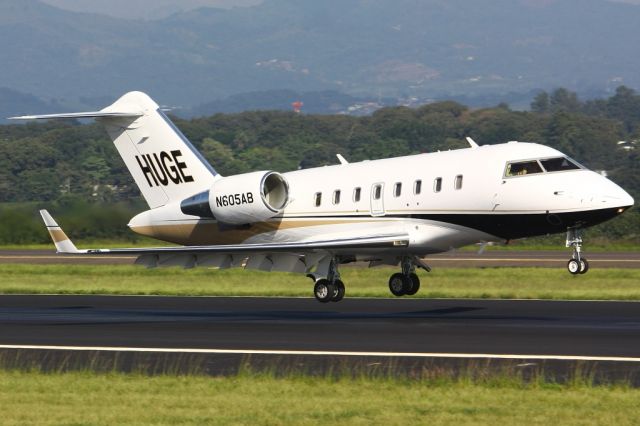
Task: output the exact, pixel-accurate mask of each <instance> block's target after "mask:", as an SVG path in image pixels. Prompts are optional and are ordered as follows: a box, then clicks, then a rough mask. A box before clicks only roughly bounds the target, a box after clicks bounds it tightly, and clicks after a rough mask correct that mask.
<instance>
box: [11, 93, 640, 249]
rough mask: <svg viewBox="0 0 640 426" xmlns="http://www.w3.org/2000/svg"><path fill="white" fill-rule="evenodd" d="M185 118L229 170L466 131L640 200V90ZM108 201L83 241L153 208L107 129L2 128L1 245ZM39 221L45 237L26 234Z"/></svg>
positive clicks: (449, 140)
mask: <svg viewBox="0 0 640 426" xmlns="http://www.w3.org/2000/svg"><path fill="white" fill-rule="evenodd" d="M173 120H174V122H175V123H176V125H177V126H178V127H179V128H180V129H181V130H182V131H183V132H184V133H185V135H186V136H187V137H188V138H189V139H190V140H191V141H192V142H193V144H194V145H195V146H196V148H197V149H199V150H200V151H201V152H202V154H203V155H204V157H205V158H206V159H207V160H208V161H209V162H211V164H212V165H213V166H214V167H215V168H216V170H217V171H218V172H220V173H221V174H223V175H231V174H236V173H243V172H248V171H252V170H258V169H271V170H276V171H281V172H285V171H289V170H295V169H299V168H308V167H315V166H321V165H325V164H334V163H335V162H336V161H337V160H336V158H335V154H336V153H340V154H342V155H343V156H345V157H346V158H347V159H348V160H349V161H352V162H353V161H360V160H365V159H376V158H385V157H393V156H401V155H409V154H415V153H424V152H434V151H437V150H447V149H456V148H462V147H467V146H468V145H467V143H466V142H465V137H466V136H471V137H473V138H474V139H475V140H476V141H477V142H479V143H480V144H495V143H503V142H506V141H509V140H520V141H531V142H538V143H542V144H545V145H549V146H551V147H554V148H557V149H559V150H560V151H562V152H564V153H566V154H568V155H569V156H571V157H573V158H575V159H576V160H578V161H579V162H581V163H582V164H584V165H585V166H587V167H589V168H591V169H593V170H597V171H605V172H606V173H607V174H608V175H609V177H610V178H611V179H613V180H614V181H615V182H617V183H619V184H620V185H621V186H623V187H624V188H625V189H626V190H627V191H629V192H630V193H631V194H632V195H633V196H634V198H635V199H636V200H638V199H640V161H639V158H638V156H639V154H640V142H638V141H639V140H640V95H638V94H637V93H636V92H635V91H634V90H632V89H629V88H627V87H624V86H621V87H619V88H618V89H617V90H616V92H615V94H614V95H613V96H611V97H609V98H607V99H594V100H585V101H583V100H580V99H579V97H578V96H577V95H576V94H575V93H573V92H571V91H569V90H567V89H563V88H560V89H557V90H554V91H552V92H550V93H547V92H540V93H539V94H538V95H537V96H536V97H535V98H534V99H533V100H532V102H531V110H530V111H514V110H511V109H510V108H509V106H508V105H505V104H501V105H498V106H496V107H493V108H482V109H471V108H469V107H467V106H465V105H462V104H460V103H456V102H450V101H449V102H437V103H433V104H428V105H424V106H421V107H419V108H407V107H389V108H383V109H380V110H378V111H376V112H375V113H373V114H372V115H370V116H366V117H352V116H346V115H306V114H295V113H293V112H284V111H247V112H243V113H238V114H216V115H213V116H209V117H200V118H195V119H191V120H183V119H178V118H173ZM105 204H106V205H109V206H114V205H115V206H116V207H117V208H116V209H115V210H117V211H118V214H112V215H110V216H109V217H101V220H99V221H98V220H96V221H95V223H92V224H91V227H89V226H85V227H84V228H82V226H83V225H82V224H78V227H79V228H81V229H83V231H82V232H80V233H81V234H82V236H84V237H87V238H99V237H102V236H109V235H114V236H116V237H125V234H126V233H127V232H128V231H127V230H126V227H125V225H126V222H127V221H128V218H129V216H131V215H133V214H134V213H135V212H136V211H140V210H142V209H144V203H143V202H142V201H141V197H140V195H139V191H138V189H137V187H136V186H135V184H134V182H133V179H132V178H131V176H130V175H129V172H128V171H127V169H126V167H125V166H124V163H123V162H122V160H121V158H120V157H119V155H118V153H117V151H116V150H115V148H114V146H113V144H112V142H111V140H110V139H109V138H108V136H107V134H106V132H105V131H104V130H103V128H102V127H101V126H100V125H98V124H95V123H91V124H80V123H78V122H73V121H70V122H45V123H28V124H12V125H4V126H0V244H7V243H24V242H36V241H46V238H47V237H46V233H43V231H37V229H40V225H39V218H38V217H37V212H36V210H37V208H38V207H39V206H44V205H46V206H49V207H52V208H53V207H55V208H57V209H58V210H59V211H61V212H62V216H63V217H65V215H66V216H67V220H68V221H71V222H73V223H75V222H76V221H79V222H82V219H80V217H81V216H86V215H87V214H96V215H98V216H100V215H99V214H98V212H100V211H102V210H104V209H103V208H101V206H102V205H105ZM110 208H111V207H110ZM87 210H89V211H87ZM73 218H75V219H73ZM27 223H29V225H27ZM23 224H24V225H23ZM29 227H33V229H32V231H33V232H23V231H25V229H27V228H29ZM29 229H31V228H29ZM594 233H595V235H599V236H604V237H607V238H614V239H628V240H635V241H638V240H640V214H638V213H636V212H635V211H633V210H632V211H631V212H628V213H627V214H625V215H623V216H622V217H620V218H618V219H616V220H615V221H614V223H611V224H609V225H606V226H601V227H599V228H598V229H596V230H595V231H594ZM76 235H77V233H76Z"/></svg>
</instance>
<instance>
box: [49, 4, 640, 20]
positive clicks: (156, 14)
mask: <svg viewBox="0 0 640 426" xmlns="http://www.w3.org/2000/svg"><path fill="white" fill-rule="evenodd" d="M41 1H43V2H44V3H49V4H51V5H53V6H57V7H60V8H63V9H68V10H73V11H78V12H92V13H101V14H105V15H110V16H115V17H118V18H132V19H139V18H142V19H157V18H164V17H166V16H169V15H171V14H172V13H176V12H180V11H184V10H190V9H195V8H198V7H205V6H211V7H222V8H230V7H243V6H252V5H255V4H259V3H262V1H263V0H109V1H104V0H41ZM317 1H322V0H317ZM469 1H473V0H469ZM530 1H531V0H530ZM534 1H536V0H534ZM540 1H549V0H540ZM552 1H553V0H552ZM603 1H616V2H621V3H630V4H637V5H640V0H603Z"/></svg>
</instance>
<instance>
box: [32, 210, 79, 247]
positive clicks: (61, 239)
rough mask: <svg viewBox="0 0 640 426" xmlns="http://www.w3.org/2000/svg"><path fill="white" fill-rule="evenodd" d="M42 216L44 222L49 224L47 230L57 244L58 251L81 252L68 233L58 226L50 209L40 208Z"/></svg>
mask: <svg viewBox="0 0 640 426" xmlns="http://www.w3.org/2000/svg"><path fill="white" fill-rule="evenodd" d="M40 216H42V220H44V224H45V225H46V226H47V231H49V235H51V239H52V240H53V243H54V244H55V245H56V250H57V251H58V253H80V250H78V249H77V248H76V246H75V245H74V244H73V243H72V242H71V240H70V239H69V237H67V234H65V233H64V231H63V230H62V228H60V226H58V224H57V223H56V221H55V220H54V219H53V217H51V215H50V214H49V212H48V211H46V210H40Z"/></svg>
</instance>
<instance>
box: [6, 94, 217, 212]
mask: <svg viewBox="0 0 640 426" xmlns="http://www.w3.org/2000/svg"><path fill="white" fill-rule="evenodd" d="M65 118H67V119H68V118H95V119H97V120H98V121H99V122H101V123H102V124H103V125H104V126H105V127H106V130H107V132H108V133H109V136H110V137H111V139H112V140H113V143H114V145H115V146H116V149H117V150H118V152H119V153H120V156H121V157H122V159H123V160H124V162H125V164H126V166H127V168H128V169H129V172H130V173H131V175H132V176H133V179H134V180H135V182H136V184H137V185H138V188H139V189H140V192H141V193H142V196H143V197H144V199H145V200H146V202H147V204H149V207H150V208H152V209H153V208H156V207H160V206H163V205H166V204H169V203H171V202H176V201H181V200H183V199H184V198H185V197H186V196H188V195H193V194H197V193H199V192H202V191H205V190H207V189H209V188H210V187H211V185H212V183H213V181H214V180H215V178H216V176H217V173H216V171H215V170H214V168H213V167H211V165H210V164H209V163H208V162H207V160H205V159H204V157H203V156H202V155H201V154H200V153H199V152H198V151H197V150H196V149H195V148H194V146H193V145H192V144H191V142H189V140H187V138H186V137H185V136H184V135H183V134H182V132H180V130H178V128H177V127H176V126H175V125H174V124H173V123H172V122H171V120H169V118H168V117H167V116H166V115H165V114H164V112H162V110H161V109H160V107H159V106H158V104H157V103H155V102H154V101H153V100H152V99H151V98H150V97H149V96H147V95H146V94H145V93H142V92H129V93H127V94H125V95H123V96H122V97H121V98H120V99H118V100H117V101H116V102H114V103H113V104H112V105H110V106H108V107H106V108H104V109H102V110H100V111H94V112H81V113H70V114H48V115H30V116H22V117H12V119H16V120H30V119H65Z"/></svg>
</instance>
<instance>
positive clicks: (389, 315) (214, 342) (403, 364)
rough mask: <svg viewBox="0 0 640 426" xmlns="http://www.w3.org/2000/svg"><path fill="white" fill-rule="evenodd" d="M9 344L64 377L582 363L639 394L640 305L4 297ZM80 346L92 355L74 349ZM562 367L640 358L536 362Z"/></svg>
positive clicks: (0, 311)
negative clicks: (75, 372)
mask: <svg viewBox="0 0 640 426" xmlns="http://www.w3.org/2000/svg"><path fill="white" fill-rule="evenodd" d="M0 345H15V346H11V347H7V346H4V348H2V349H0V360H3V361H4V363H5V364H7V363H9V364H11V363H14V364H15V363H18V364H19V363H22V364H24V363H25V362H27V363H31V364H32V365H40V366H45V368H46V366H47V365H48V366H49V367H50V368H55V369H59V368H60V362H62V363H63V364H64V365H66V366H68V367H70V368H71V367H73V365H75V364H77V365H78V366H83V365H84V366H86V365H88V364H91V365H92V366H93V367H95V366H96V365H104V366H106V367H105V368H107V369H113V368H117V369H123V370H135V369H140V368H142V369H145V370H147V371H152V372H154V371H164V370H163V368H164V369H166V368H167V366H173V367H171V368H173V369H175V370H179V371H184V370H185V369H190V368H196V367H197V368H199V369H202V370H203V371H205V372H207V373H211V374H225V373H229V372H237V371H238V369H239V368H240V367H241V365H243V364H245V363H246V362H247V360H252V361H251V362H252V365H258V366H270V367H271V368H273V366H274V365H276V368H291V366H293V365H297V366H300V367H301V368H303V369H308V370H311V371H335V368H336V365H341V366H342V367H343V368H346V369H348V370H349V371H355V370H357V369H365V370H366V369H369V368H383V367H384V366H387V367H388V366H389V365H393V366H395V367H394V368H396V370H397V371H398V372H401V373H406V374H412V375H415V374H416V372H419V371H425V369H429V368H434V366H436V367H437V368H454V369H460V368H463V369H468V368H469V365H470V364H469V363H470V362H471V363H476V364H472V365H479V364H482V365H485V366H486V365H489V364H491V365H492V366H493V367H492V368H503V367H504V366H505V365H507V364H505V363H508V365H509V366H510V368H511V367H512V368H540V367H543V368H545V369H546V370H545V371H546V372H547V373H548V374H551V373H553V374H558V375H560V376H562V377H568V376H570V374H571V371H573V370H575V368H576V367H575V366H576V363H577V362H578V363H580V362H583V363H587V364H588V366H589V368H590V369H594V371H595V372H596V374H595V376H597V377H599V378H600V379H601V380H612V379H620V378H622V379H629V380H631V381H632V382H633V383H636V384H638V383H640V380H639V375H640V362H638V361H640V303H634V302H564V301H512V300H453V299H449V300H425V299H354V298H352V299H345V300H344V301H342V302H340V303H331V304H320V303H318V302H316V301H315V300H313V299H305V298H221V297H192V298H189V297H143V296H137V297H136V296H20V295H15V296H0ZM26 345H29V346H30V345H36V346H38V345H45V346H48V347H47V348H29V349H26V348H24V347H23V346H26ZM51 346H55V347H56V348H52V347H51ZM76 346H77V347H80V348H72V347H76ZM82 347H84V348H87V347H91V350H90V351H80V352H79V351H77V350H74V349H81V348H82ZM115 348H117V349H115ZM139 348H146V349H144V350H145V351H148V352H144V353H140V352H139V351H136V349H139ZM154 348H155V349H154ZM197 349H205V350H213V351H212V352H211V353H197V352H196V353H194V350H197ZM216 350H218V351H220V352H219V353H215V351H216ZM256 350H258V351H265V352H264V353H262V352H261V353H252V351H256ZM162 351H166V352H164V353H163V352H162ZM269 351H285V352H280V353H276V352H274V353H270V352H269ZM286 351H294V352H292V353H289V352H286ZM309 351H315V352H322V353H311V352H309ZM465 354H467V355H466V357H469V358H470V359H466V358H465ZM478 354H484V355H482V356H480V355H478ZM487 354H489V355H498V356H502V357H503V358H505V359H493V358H494V357H493V356H485V355H487ZM518 356H519V357H518ZM555 356H571V357H582V356H586V357H627V358H639V359H638V360H629V359H627V360H622V359H619V360H617V361H615V360H613V361H612V360H606V359H593V360H589V359H587V360H584V361H576V360H558V359H556V360H554V359H549V360H544V359H539V358H538V357H542V358H546V357H550V358H554V357H555ZM510 358H513V359H511V360H510ZM70 360H73V362H71V361H70ZM74 363H75V364H74ZM478 363H479V364H478ZM116 364H117V365H116ZM381 366H382V367H381ZM385 368H386V367H385ZM354 369H355V370H354Z"/></svg>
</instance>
